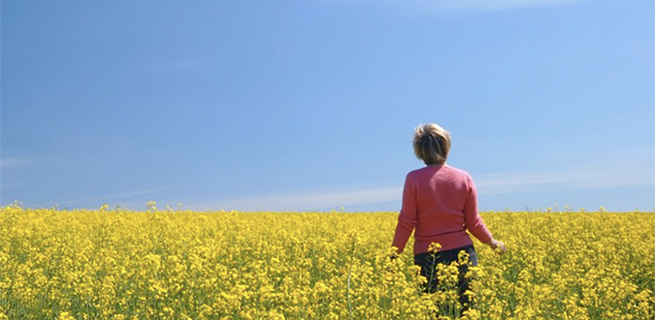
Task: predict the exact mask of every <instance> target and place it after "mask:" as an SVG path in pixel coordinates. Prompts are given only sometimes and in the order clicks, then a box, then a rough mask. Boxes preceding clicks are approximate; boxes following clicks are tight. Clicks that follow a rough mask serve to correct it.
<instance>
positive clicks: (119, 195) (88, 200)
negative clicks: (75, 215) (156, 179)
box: [37, 187, 174, 206]
mask: <svg viewBox="0 0 655 320" xmlns="http://www.w3.org/2000/svg"><path fill="white" fill-rule="evenodd" d="M173 188H174V187H160V188H152V189H147V190H139V191H132V192H124V193H116V194H111V195H106V196H97V197H88V198H80V199H73V200H66V201H58V202H57V203H56V204H57V205H76V204H85V203H93V204H94V205H100V204H102V203H105V202H109V201H111V200H114V201H115V200H119V199H124V198H129V197H134V196H142V195H147V194H156V193H159V192H162V191H165V190H170V189H173ZM144 204H145V202H144ZM37 206H38V205H37Z"/></svg>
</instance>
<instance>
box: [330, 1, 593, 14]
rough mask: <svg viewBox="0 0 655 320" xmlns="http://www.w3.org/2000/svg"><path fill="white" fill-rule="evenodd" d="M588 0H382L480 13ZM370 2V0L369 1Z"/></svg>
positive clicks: (429, 10)
mask: <svg viewBox="0 0 655 320" xmlns="http://www.w3.org/2000/svg"><path fill="white" fill-rule="evenodd" d="M328 1H330V2H337V3H361V2H365V1H366V0H328ZM584 1H590V0H441V1H434V0H402V1H399V0H383V1H379V3H385V4H386V5H389V6H401V7H404V8H407V9H409V10H410V11H415V12H417V13H423V14H425V13H480V12H490V11H501V10H509V9H515V8H526V7H547V6H561V5H569V4H573V3H578V2H584ZM369 2H372V1H369Z"/></svg>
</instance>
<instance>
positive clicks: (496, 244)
mask: <svg viewBox="0 0 655 320" xmlns="http://www.w3.org/2000/svg"><path fill="white" fill-rule="evenodd" d="M488 245H489V246H490V247H491V249H494V250H495V251H496V253H498V254H499V255H503V254H504V253H505V252H507V247H505V244H504V243H502V242H500V241H498V240H496V239H491V241H490V242H489V243H488Z"/></svg>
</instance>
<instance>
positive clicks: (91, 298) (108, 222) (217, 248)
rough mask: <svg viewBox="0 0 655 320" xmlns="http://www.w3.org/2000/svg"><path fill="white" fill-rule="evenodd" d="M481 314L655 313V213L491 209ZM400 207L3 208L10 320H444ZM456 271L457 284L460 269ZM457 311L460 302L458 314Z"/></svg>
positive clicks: (477, 289) (480, 276)
mask: <svg viewBox="0 0 655 320" xmlns="http://www.w3.org/2000/svg"><path fill="white" fill-rule="evenodd" d="M482 216H483V218H484V220H485V222H486V224H487V226H488V227H489V229H490V230H491V232H492V233H493V234H494V236H495V237H496V238H497V239H499V240H501V241H504V242H505V244H506V245H507V246H508V248H509V251H508V253H507V254H506V255H503V256H498V255H496V254H495V253H494V252H493V251H492V250H491V249H490V248H488V247H487V246H483V245H482V244H480V243H478V242H475V245H476V248H477V251H478V257H479V262H480V267H479V268H477V270H474V272H475V277H476V279H477V280H475V282H474V284H473V286H474V295H475V297H474V301H475V309H474V310H473V311H472V312H470V313H469V314H468V318H470V319H544V318H545V319H653V317H654V315H655V310H654V305H655V296H654V293H653V292H654V291H655V267H654V266H655V214H653V213H607V212H594V213H585V212H567V213H561V212H549V213H546V212H541V213H538V212H532V213H529V212H513V213H504V212H503V213H500V212H486V213H483V214H482ZM396 219H397V213H340V212H333V213H311V212H308V213H240V212H190V211H156V210H151V211H146V212H131V211H124V210H107V209H106V208H103V209H101V210H79V211H65V210H45V209H39V210H33V209H21V208H18V207H16V206H12V207H5V208H0V319H434V318H437V317H441V318H447V317H455V316H457V315H458V314H459V312H460V306H458V305H457V297H456V293H455V291H453V290H444V291H439V292H437V293H435V294H421V293H420V281H421V279H420V277H419V276H418V275H417V268H416V267H414V266H412V256H411V247H412V243H411V242H410V243H409V244H408V246H407V248H408V250H407V251H406V253H404V254H403V255H401V256H400V258H399V259H396V260H390V259H389V258H388V257H389V252H390V251H389V245H390V243H391V240H392V238H393V232H394V229H395V223H396ZM452 271H453V270H451V269H445V270H444V271H443V275H442V281H443V283H444V284H448V283H449V281H450V280H452V279H453V278H454V277H456V276H454V274H453V273H452ZM446 310H447V311H446Z"/></svg>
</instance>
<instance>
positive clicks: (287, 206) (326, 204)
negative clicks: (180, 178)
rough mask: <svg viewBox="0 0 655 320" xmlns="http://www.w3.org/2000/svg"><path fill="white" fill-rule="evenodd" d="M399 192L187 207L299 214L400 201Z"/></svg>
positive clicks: (359, 192)
mask: <svg viewBox="0 0 655 320" xmlns="http://www.w3.org/2000/svg"><path fill="white" fill-rule="evenodd" d="M401 193H402V189H401V188H398V187H391V188H373V189H361V190H350V191H332V192H318V193H298V194H284V195H264V196H256V197H248V198H239V199H228V200H223V201H216V202H209V203H204V204H199V205H192V206H190V208H191V209H195V210H207V209H209V210H241V211H263V210H266V211H302V210H324V209H328V208H330V209H337V208H341V207H348V206H355V205H363V204H375V203H383V202H388V201H397V200H398V199H400V197H401Z"/></svg>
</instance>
